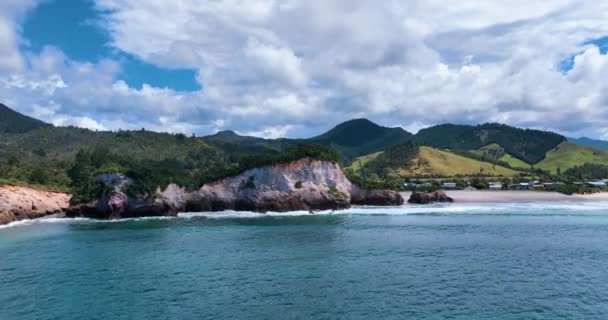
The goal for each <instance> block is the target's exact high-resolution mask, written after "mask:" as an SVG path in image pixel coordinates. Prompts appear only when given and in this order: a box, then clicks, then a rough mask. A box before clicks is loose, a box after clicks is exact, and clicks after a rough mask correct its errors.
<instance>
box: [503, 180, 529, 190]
mask: <svg viewBox="0 0 608 320" xmlns="http://www.w3.org/2000/svg"><path fill="white" fill-rule="evenodd" d="M532 187H534V184H533V183H531V182H520V183H514V184H510V185H509V189H511V190H530V189H532Z"/></svg>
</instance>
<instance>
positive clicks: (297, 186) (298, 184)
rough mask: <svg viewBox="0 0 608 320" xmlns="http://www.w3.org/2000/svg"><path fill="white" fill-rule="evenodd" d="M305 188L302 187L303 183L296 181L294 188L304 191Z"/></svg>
mask: <svg viewBox="0 0 608 320" xmlns="http://www.w3.org/2000/svg"><path fill="white" fill-rule="evenodd" d="M303 187H304V186H303V185H302V181H296V184H295V185H294V188H296V189H302V188H303Z"/></svg>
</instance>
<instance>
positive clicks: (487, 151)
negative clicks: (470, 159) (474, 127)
mask: <svg viewBox="0 0 608 320" xmlns="http://www.w3.org/2000/svg"><path fill="white" fill-rule="evenodd" d="M473 154H475V155H477V156H478V157H479V160H481V161H486V162H496V161H499V160H500V159H501V158H502V157H503V156H505V155H506V152H505V149H504V148H503V147H501V146H500V145H498V144H496V143H491V144H489V145H487V146H484V147H481V148H480V149H478V150H475V151H473Z"/></svg>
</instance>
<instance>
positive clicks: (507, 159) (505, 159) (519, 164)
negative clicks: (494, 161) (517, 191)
mask: <svg viewBox="0 0 608 320" xmlns="http://www.w3.org/2000/svg"><path fill="white" fill-rule="evenodd" d="M498 163H504V164H506V166H507V167H509V168H513V169H530V168H531V167H532V166H531V165H529V164H527V163H525V162H523V161H521V160H519V159H517V158H515V157H513V156H512V155H510V154H508V153H505V155H503V156H502V157H500V159H498Z"/></svg>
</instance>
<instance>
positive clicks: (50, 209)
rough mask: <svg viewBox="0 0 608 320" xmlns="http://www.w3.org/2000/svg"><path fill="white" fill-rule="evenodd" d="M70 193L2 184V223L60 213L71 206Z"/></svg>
mask: <svg viewBox="0 0 608 320" xmlns="http://www.w3.org/2000/svg"><path fill="white" fill-rule="evenodd" d="M69 202H70V195H68V194H66V193H60V192H49V191H42V190H36V189H33V188H27V187H18V186H12V185H3V186H0V225H1V224H7V223H10V222H13V221H18V220H23V219H35V218H40V217H44V216H47V215H50V214H54V213H60V212H62V211H64V210H66V209H67V208H68V206H69Z"/></svg>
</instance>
